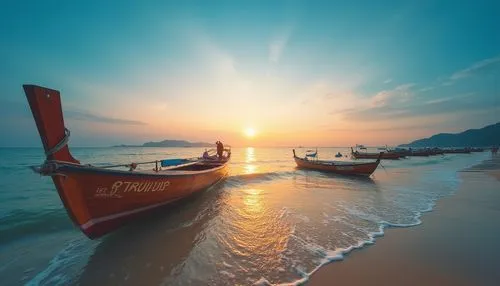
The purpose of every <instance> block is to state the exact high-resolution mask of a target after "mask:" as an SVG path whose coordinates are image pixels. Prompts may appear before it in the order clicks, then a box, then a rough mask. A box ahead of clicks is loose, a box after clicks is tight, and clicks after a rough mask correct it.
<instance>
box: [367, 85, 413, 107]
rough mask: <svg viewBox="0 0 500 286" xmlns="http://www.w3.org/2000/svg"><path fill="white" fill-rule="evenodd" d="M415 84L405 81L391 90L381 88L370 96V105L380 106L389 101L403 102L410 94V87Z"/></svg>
mask: <svg viewBox="0 0 500 286" xmlns="http://www.w3.org/2000/svg"><path fill="white" fill-rule="evenodd" d="M414 85H415V84H413V83H407V84H403V85H400V86H397V87H396V88H394V89H391V90H383V91H381V92H378V93H377V94H376V95H375V96H373V97H372V98H371V103H372V106H374V107H381V106H385V105H387V104H388V103H389V102H391V101H394V102H398V103H399V102H405V101H407V100H408V99H409V98H410V97H411V95H412V92H411V88H412V87H413V86H414Z"/></svg>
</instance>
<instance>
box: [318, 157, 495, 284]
mask: <svg viewBox="0 0 500 286" xmlns="http://www.w3.org/2000/svg"><path fill="white" fill-rule="evenodd" d="M460 178H461V179H462V182H461V184H460V187H459V190H458V191H457V193H456V194H455V195H453V196H450V197H446V198H442V199H440V200H439V201H438V202H437V204H436V206H435V208H434V210H433V211H432V212H429V213H426V214H424V215H423V216H422V224H421V225H419V226H416V227H410V228H391V229H386V231H385V235H384V237H381V238H378V240H377V241H376V243H375V244H374V245H372V246H369V247H367V248H364V249H361V250H356V251H353V252H352V253H350V254H349V255H348V256H346V257H345V259H344V260H343V261H340V262H334V263H331V264H328V265H326V266H324V267H322V268H321V269H319V270H318V271H317V272H316V273H314V274H313V275H312V276H311V278H310V280H309V283H308V285H313V286H319V285H499V283H500V271H498V258H499V257H500V156H496V157H495V158H494V159H493V160H487V161H485V162H484V163H483V164H480V165H477V166H474V167H472V168H470V169H468V170H467V171H464V172H460Z"/></svg>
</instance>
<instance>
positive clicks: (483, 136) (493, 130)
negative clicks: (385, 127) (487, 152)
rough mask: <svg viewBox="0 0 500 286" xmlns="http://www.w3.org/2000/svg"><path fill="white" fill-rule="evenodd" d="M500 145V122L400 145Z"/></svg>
mask: <svg viewBox="0 0 500 286" xmlns="http://www.w3.org/2000/svg"><path fill="white" fill-rule="evenodd" d="M498 145H500V122H498V123H496V124H493V125H488V126H486V127H483V128H481V129H469V130H467V131H464V132H462V133H458V134H450V133H440V134H436V135H434V136H432V137H430V138H425V139H419V140H416V141H413V142H411V143H409V144H402V145H399V146H400V147H488V146H498Z"/></svg>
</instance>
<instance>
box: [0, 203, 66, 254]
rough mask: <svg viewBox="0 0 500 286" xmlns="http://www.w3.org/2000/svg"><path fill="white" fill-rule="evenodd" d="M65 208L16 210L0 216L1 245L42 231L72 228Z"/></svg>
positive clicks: (48, 231)
mask: <svg viewBox="0 0 500 286" xmlns="http://www.w3.org/2000/svg"><path fill="white" fill-rule="evenodd" d="M71 228H72V223H71V221H70V220H69V218H68V216H67V214H66V211H65V210H64V209H48V210H42V211H36V212H35V211H27V210H14V211H11V212H9V213H7V214H6V215H3V216H2V217H0V245H1V244H4V243H9V242H12V241H14V240H17V239H19V237H27V236H31V235H35V234H41V233H51V232H54V231H60V230H65V229H71Z"/></svg>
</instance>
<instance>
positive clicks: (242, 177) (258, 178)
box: [226, 171, 296, 185]
mask: <svg viewBox="0 0 500 286" xmlns="http://www.w3.org/2000/svg"><path fill="white" fill-rule="evenodd" d="M294 174H296V172H295V171H276V172H265V173H252V174H238V175H230V176H229V177H227V178H226V183H229V184H236V185H243V184H249V183H261V182H268V181H273V180H278V179H286V178H289V177H290V176H292V175H294Z"/></svg>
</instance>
